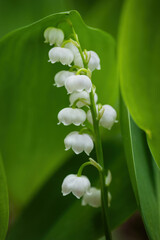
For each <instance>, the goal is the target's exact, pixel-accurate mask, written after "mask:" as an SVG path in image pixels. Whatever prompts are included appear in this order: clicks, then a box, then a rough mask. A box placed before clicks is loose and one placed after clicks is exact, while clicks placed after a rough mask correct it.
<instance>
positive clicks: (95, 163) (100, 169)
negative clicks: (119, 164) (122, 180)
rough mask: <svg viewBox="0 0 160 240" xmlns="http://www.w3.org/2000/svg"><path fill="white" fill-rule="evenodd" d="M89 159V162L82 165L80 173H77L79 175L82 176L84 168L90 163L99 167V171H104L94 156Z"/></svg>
mask: <svg viewBox="0 0 160 240" xmlns="http://www.w3.org/2000/svg"><path fill="white" fill-rule="evenodd" d="M89 160H90V161H89V162H85V163H83V164H82V165H81V166H80V168H79V170H78V173H77V176H78V177H80V176H81V175H82V172H83V169H84V168H85V167H86V166H88V165H92V166H93V167H95V168H97V170H98V171H99V173H100V172H101V171H102V167H101V166H100V165H99V164H98V163H97V162H96V161H94V160H93V159H92V158H89Z"/></svg>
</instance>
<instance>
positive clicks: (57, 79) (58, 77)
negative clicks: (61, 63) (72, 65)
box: [54, 70, 75, 87]
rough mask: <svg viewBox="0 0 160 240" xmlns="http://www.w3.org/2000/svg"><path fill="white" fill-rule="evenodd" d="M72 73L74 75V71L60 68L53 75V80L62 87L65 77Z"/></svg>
mask: <svg viewBox="0 0 160 240" xmlns="http://www.w3.org/2000/svg"><path fill="white" fill-rule="evenodd" d="M72 75H75V73H74V72H70V71H65V70H62V71H60V72H58V73H57V74H56V75H55V77H54V81H55V85H56V86H57V87H62V86H64V85H65V81H66V78H67V77H70V76H72Z"/></svg>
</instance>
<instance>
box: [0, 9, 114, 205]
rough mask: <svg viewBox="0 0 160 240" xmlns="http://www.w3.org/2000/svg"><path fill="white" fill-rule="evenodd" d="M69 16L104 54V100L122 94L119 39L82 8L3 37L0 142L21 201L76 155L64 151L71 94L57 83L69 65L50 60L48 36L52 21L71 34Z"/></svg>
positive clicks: (99, 81) (84, 39)
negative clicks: (90, 22)
mask: <svg viewBox="0 0 160 240" xmlns="http://www.w3.org/2000/svg"><path fill="white" fill-rule="evenodd" d="M68 18H69V19H70V20H71V21H72V23H73V25H74V27H75V30H76V32H77V34H78V36H79V39H80V42H81V45H82V48H86V49H88V50H94V51H96V52H97V53H98V54H99V56H100V59H101V71H95V72H94V73H93V82H94V83H95V85H96V87H97V93H98V94H99V101H100V102H102V103H108V104H112V105H113V104H114V102H115V100H116V98H117V88H118V87H117V85H118V84H117V78H116V64H115V42H114V40H113V39H112V37H111V36H110V35H108V34H107V33H104V32H103V31H100V30H97V29H93V28H90V27H88V26H86V25H85V24H84V22H83V21H82V19H81V17H80V16H79V14H78V13H77V12H75V11H71V12H65V13H60V14H54V15H51V16H49V17H47V18H44V19H42V20H40V21H38V22H36V23H34V24H32V25H29V26H27V27H24V28H22V29H19V30H17V31H15V32H12V33H11V34H8V35H7V36H6V37H4V38H3V39H1V41H0V52H1V59H0V66H1V71H0V76H1V77H0V112H1V118H0V126H1V128H0V146H1V150H2V156H3V158H4V163H5V168H6V173H7V178H8V185H9V190H10V193H11V196H12V197H13V200H14V201H16V202H17V203H18V204H19V205H20V204H24V203H26V201H27V200H29V199H30V198H31V197H32V195H33V194H34V192H35V191H38V189H39V188H40V186H41V185H42V183H43V182H44V181H45V180H46V179H47V178H48V177H49V176H50V175H51V174H52V173H53V172H54V171H56V169H58V168H59V167H60V166H61V165H62V163H63V162H64V161H66V159H67V156H69V155H70V154H71V151H70V152H67V153H66V152H65V151H64V145H63V139H64V137H65V136H66V135H67V133H69V132H70V131H71V129H75V128H74V127H64V126H57V114H58V112H59V111H60V110H61V109H62V108H64V107H67V106H68V104H69V102H68V96H67V94H66V91H65V89H64V88H61V89H57V88H56V87H53V79H54V75H55V74H56V73H57V72H58V71H59V70H62V69H64V66H62V65H60V64H54V65H52V64H50V63H48V51H49V49H50V47H49V46H48V45H46V44H44V38H43V32H44V30H45V29H46V28H47V27H48V26H59V27H61V28H62V29H63V30H64V32H65V36H66V37H69V36H70V34H71V33H72V32H71V28H70V26H69V25H68V23H67V22H65V19H68ZM63 20H64V21H63ZM59 23H60V24H59ZM58 24H59V25H58ZM106 53H107V54H106Z"/></svg>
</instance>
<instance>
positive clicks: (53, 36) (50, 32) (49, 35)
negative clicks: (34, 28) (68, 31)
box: [44, 27, 64, 46]
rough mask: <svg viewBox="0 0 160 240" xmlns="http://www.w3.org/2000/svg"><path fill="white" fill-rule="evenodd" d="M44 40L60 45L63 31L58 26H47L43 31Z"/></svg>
mask: <svg viewBox="0 0 160 240" xmlns="http://www.w3.org/2000/svg"><path fill="white" fill-rule="evenodd" d="M44 38H45V42H46V43H49V44H50V45H53V44H56V45H57V46H60V45H61V44H62V42H63V40H64V33H63V31H62V30H61V29H59V28H54V27H49V28H47V29H46V30H45V31H44Z"/></svg>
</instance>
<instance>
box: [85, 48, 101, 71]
mask: <svg viewBox="0 0 160 240" xmlns="http://www.w3.org/2000/svg"><path fill="white" fill-rule="evenodd" d="M87 55H88V57H90V59H89V62H88V68H89V69H90V70H91V71H94V70H95V69H97V70H100V69H101V65H100V58H99V56H98V54H97V53H96V52H94V51H87Z"/></svg>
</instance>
